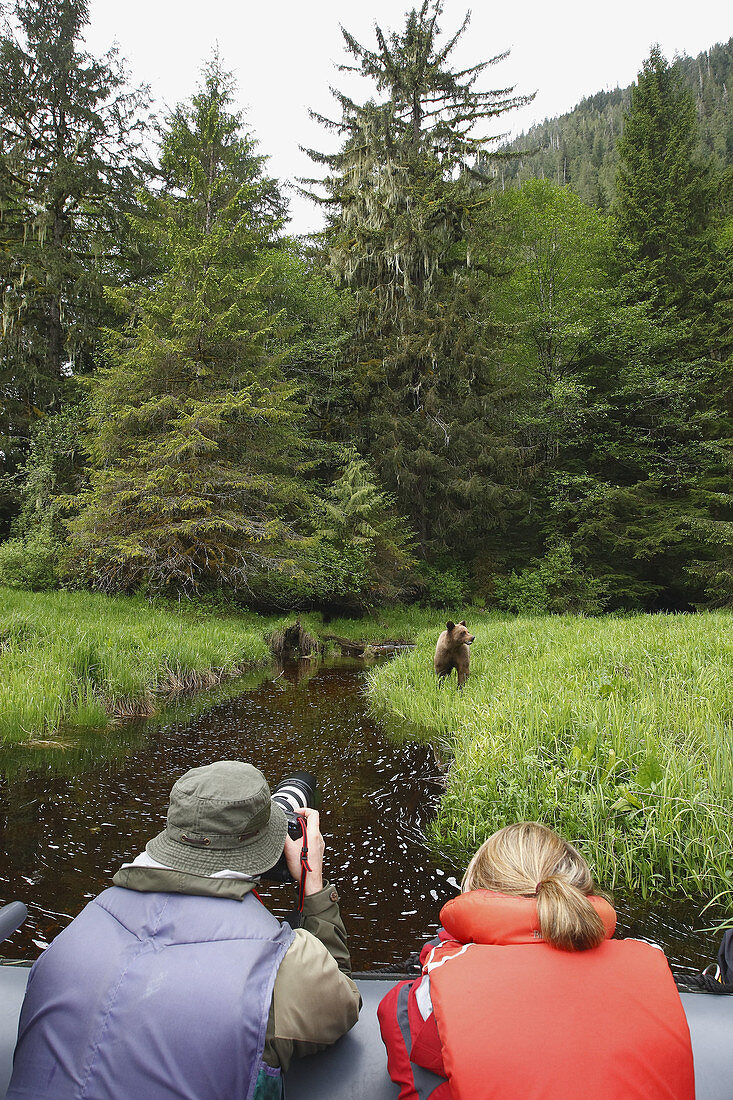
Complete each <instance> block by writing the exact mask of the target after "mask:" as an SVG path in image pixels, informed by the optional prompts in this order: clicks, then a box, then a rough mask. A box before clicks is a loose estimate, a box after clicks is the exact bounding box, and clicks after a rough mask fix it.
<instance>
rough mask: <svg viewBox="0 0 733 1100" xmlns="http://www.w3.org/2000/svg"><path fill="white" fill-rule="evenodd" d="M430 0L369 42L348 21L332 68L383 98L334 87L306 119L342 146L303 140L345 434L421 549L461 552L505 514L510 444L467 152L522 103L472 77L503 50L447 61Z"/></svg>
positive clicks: (450, 44) (447, 48)
mask: <svg viewBox="0 0 733 1100" xmlns="http://www.w3.org/2000/svg"><path fill="white" fill-rule="evenodd" d="M441 12H442V3H441V2H440V0H424V3H423V4H422V6H421V7H420V8H419V9H413V10H412V11H411V12H410V13H409V14H408V16H407V19H406V23H405V25H404V28H403V30H402V31H401V32H394V33H391V34H386V33H385V32H384V31H383V30H382V29H381V28H380V27H378V26H377V27H376V46H375V48H373V49H370V48H367V47H365V46H363V45H361V44H360V43H359V42H357V41H356V39H354V37H353V36H352V35H350V34H349V33H348V32H347V31H345V30H344V31H343V35H344V39H345V43H346V48H347V50H348V51H349V53H350V54H351V55H352V57H353V59H354V62H355V64H353V65H343V66H341V68H342V69H343V70H344V71H352V72H358V73H360V74H361V75H363V76H364V77H366V78H368V79H369V80H370V81H371V82H373V84H375V85H376V88H377V92H378V98H377V99H374V100H368V101H366V102H364V103H357V102H355V101H354V100H352V99H351V98H349V97H348V96H345V95H344V94H342V93H341V92H339V91H337V90H334V95H335V96H336V99H337V101H338V103H339V105H340V108H341V118H340V120H335V121H334V120H329V119H327V118H324V117H322V116H318V115H317V116H315V117H317V118H319V119H320V121H321V122H323V124H324V125H326V126H327V127H329V128H331V129H334V130H336V131H337V132H338V133H339V134H340V135H341V136H342V138H343V145H342V148H341V150H340V151H339V152H338V153H336V154H334V155H327V154H322V153H317V152H315V151H313V150H309V152H310V155H311V156H312V157H313V159H314V160H315V161H316V162H317V163H320V164H323V165H325V166H326V167H327V169H328V170H329V175H328V176H327V178H326V180H325V181H323V183H324V186H325V190H326V195H325V197H323V196H321V201H323V202H325V203H326V205H327V207H328V209H329V210H330V212H331V218H332V224H331V227H330V230H329V231H328V233H327V234H326V246H327V248H328V255H329V262H330V268H331V270H332V272H333V273H334V274H335V276H336V278H337V279H338V280H339V281H340V282H341V283H342V284H343V285H345V286H347V287H349V288H350V289H351V290H352V292H353V299H354V303H355V321H354V332H353V339H352V340H351V342H350V344H349V345H348V346H347V349H346V351H345V364H346V367H347V370H348V374H349V376H350V389H351V400H352V403H353V405H352V409H351V416H350V417H349V419H348V420H347V421H346V423H348V427H349V431H350V432H352V433H353V434H354V436H355V438H356V440H357V442H358V445H359V448H360V450H361V452H362V453H363V454H364V455H365V456H366V457H368V458H369V459H370V461H371V463H372V465H373V467H374V469H375V470H376V472H377V474H378V476H379V478H380V480H381V482H382V484H383V485H385V486H386V487H387V488H388V489H389V491H390V492H391V493H393V494H394V497H395V498H396V500H397V503H398V507H399V508H400V510H401V511H402V512H403V513H404V514H405V515H407V516H408V517H409V519H410V521H411V523H412V526H413V528H414V530H415V532H416V533H417V536H418V541H419V545H420V548H421V550H422V552H423V553H430V554H440V553H445V552H454V551H455V550H456V549H458V552H459V554H460V556H461V557H464V558H470V557H471V556H472V555H475V554H476V553H477V552H478V551H479V548H483V547H485V538H486V536H487V534H488V533H489V532H496V531H497V529H498V526H499V524H500V523H501V516H502V512H503V509H504V506H505V499H504V497H505V495H506V494H505V490H504V487H503V485H502V478H503V474H502V472H501V469H500V467H501V466H502V462H503V457H505V456H506V455H507V454H508V452H509V451H510V450H511V448H510V446H509V445H508V443H507V440H506V439H505V438H503V437H502V435H501V431H500V428H499V425H498V415H497V409H498V405H499V404H500V402H501V393H500V386H499V382H498V381H497V378H496V377H495V376H494V375H493V374H492V357H491V354H490V350H489V348H490V343H491V333H490V331H489V329H488V326H485V325H484V324H483V317H482V298H483V295H484V292H485V286H484V284H483V278H484V276H483V273H482V272H481V271H476V270H475V269H474V268H472V266H471V260H472V258H471V255H470V247H469V245H468V244H467V241H469V240H470V235H471V219H472V214H473V211H474V210H475V209H477V208H478V207H479V206H480V204H481V201H482V192H481V186H482V180H481V179H480V178H478V177H477V174H476V172H475V170H474V168H473V165H474V164H475V161H476V158H477V155H478V153H479V152H480V150H481V149H484V148H486V147H487V145H490V144H491V141H492V140H496V139H495V138H494V139H491V138H486V137H478V136H476V135H475V132H474V130H475V127H476V125H477V124H479V123H480V122H482V121H484V120H487V119H492V118H495V117H498V116H500V115H501V114H503V113H504V112H505V111H507V110H510V109H511V108H512V107H515V106H518V105H519V104H520V103H522V102H525V100H524V99H523V98H522V97H517V96H514V95H513V94H512V93H513V90H512V89H511V88H505V89H499V90H493V91H478V90H476V87H475V85H476V82H477V81H478V80H479V78H480V76H481V75H482V74H483V73H484V71H485V70H486V68H487V67H488V66H489V65H491V64H494V63H496V62H498V61H500V60H501V59H502V57H503V56H504V55H502V57H495V58H493V59H492V60H491V61H488V62H483V63H480V64H477V65H474V66H471V67H469V68H467V69H463V70H461V71H455V70H454V69H453V68H451V66H450V61H449V58H450V55H451V53H452V51H453V50H454V48H455V46H456V45H457V43H458V41H459V39H460V38H461V36H462V34H463V33H464V32H465V30H466V27H467V25H468V16H467V17H466V19H465V20H464V21H463V23H462V25H461V26H460V27H459V29H458V30H457V31H456V32H455V33H454V34H453V35H452V36H450V37H448V39H447V40H445V41H440V28H439V26H438V20H439V18H440V15H441ZM308 182H310V183H315V182H316V181H308ZM502 456H503V457H502ZM469 513H470V518H469Z"/></svg>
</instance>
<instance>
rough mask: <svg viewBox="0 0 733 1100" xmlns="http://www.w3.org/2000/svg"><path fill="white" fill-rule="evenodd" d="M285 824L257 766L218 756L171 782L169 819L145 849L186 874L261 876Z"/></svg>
mask: <svg viewBox="0 0 733 1100" xmlns="http://www.w3.org/2000/svg"><path fill="white" fill-rule="evenodd" d="M287 828H288V826H287V819H286V817H285V814H284V812H283V810H282V808H281V807H280V806H278V804H277V802H273V801H272V799H271V798H270V788H269V787H268V785H267V780H266V779H265V777H264V775H263V774H262V772H261V771H259V769H258V768H255V767H254V766H253V765H252V764H245V763H243V762H242V761H240V760H218V761H217V762H216V763H215V764H206V765H204V767H202V768H191V769H190V771H187V772H186V774H185V775H182V776H181V778H180V779H178V780H176V782H175V783H174V784H173V789H172V790H171V796H170V803H169V806H168V823H167V825H166V827H165V829H164V830H163V832H162V833H158V835H157V836H156V837H153V839H152V840H150V841H148V843H147V845H146V850H147V852H148V854H149V855H150V856H152V857H153V859H155V860H157V861H158V863H163V864H165V866H166V867H171V868H173V869H174V870H176V871H187V872H188V873H189V874H194V875H211V874H214V873H215V872H216V871H224V870H228V871H241V872H243V873H244V874H246V875H260V874H262V872H263V871H267V870H269V868H270V867H273V866H274V865H275V864H276V863H277V861H278V859H279V858H280V855H281V853H282V850H283V848H284V847H285V836H286V833H287Z"/></svg>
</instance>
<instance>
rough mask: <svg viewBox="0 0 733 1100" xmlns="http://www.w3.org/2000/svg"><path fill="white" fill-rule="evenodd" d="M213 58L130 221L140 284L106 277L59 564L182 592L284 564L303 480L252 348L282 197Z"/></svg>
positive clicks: (287, 396) (280, 396) (116, 581)
mask: <svg viewBox="0 0 733 1100" xmlns="http://www.w3.org/2000/svg"><path fill="white" fill-rule="evenodd" d="M231 99H232V87H231V81H230V79H229V77H228V76H227V74H225V73H223V72H222V70H221V67H220V65H219V63H218V59H215V60H214V62H212V63H211V65H209V67H208V68H207V69H206V71H205V79H204V84H203V87H202V89H201V91H200V92H199V93H198V94H197V95H195V96H194V97H193V99H192V102H191V104H190V105H189V106H187V107H182V108H179V109H178V110H177V111H176V112H175V113H174V115H173V117H172V119H171V121H170V125H169V128H168V131H167V133H166V135H165V137H164V142H163V149H162V158H161V160H162V166H163V169H164V171H165V172H166V173H167V174H168V179H169V188H168V189H167V190H166V191H165V192H164V193H162V194H161V195H158V196H151V197H150V199H149V206H150V211H149V213H150V217H149V219H148V220H147V221H144V222H140V223H139V224H138V226H137V231H138V233H139V234H140V235H141V236H142V237H143V238H144V237H145V236H146V235H147V236H148V238H149V239H151V240H152V242H153V244H154V246H155V248H156V249H157V250H158V252H159V254H160V266H161V269H162V271H163V274H162V275H161V276H160V278H159V279H157V280H156V281H154V282H153V283H152V285H139V286H137V287H134V288H133V289H132V291H131V292H129V293H128V292H124V291H118V292H117V293H116V294H115V295H114V298H115V301H116V303H117V305H118V307H119V308H120V309H121V310H126V311H127V315H128V321H127V324H126V327H125V329H124V331H123V332H122V333H116V332H114V331H112V332H109V333H108V335H107V355H108V358H109V366H108V367H107V368H106V369H104V370H101V371H100V372H99V373H98V374H97V375H96V376H95V377H94V378H93V379H92V381H91V401H92V416H91V420H90V427H91V437H90V444H89V446H90V452H91V456H92V462H93V469H92V475H91V481H92V484H91V489H90V491H89V493H88V496H87V500H86V504H85V507H84V510H83V512H82V514H81V515H80V516H79V518H78V519H77V520H76V521H75V522H74V523H73V524H72V528H71V529H72V568H73V570H74V572H75V574H76V575H78V574H79V573H81V574H82V575H84V576H86V577H87V579H88V580H89V581H90V582H91V583H92V584H94V585H95V586H98V587H101V588H105V589H122V590H128V591H129V590H132V589H135V588H138V587H140V586H144V587H146V588H147V589H148V590H150V591H165V592H169V591H179V592H184V593H191V592H196V591H199V590H201V589H202V588H205V587H212V586H219V585H222V586H227V587H230V588H234V589H242V588H247V587H251V586H252V585H253V584H257V583H260V584H261V583H262V578H263V576H266V575H267V574H268V572H270V571H274V572H275V573H277V571H278V570H281V569H285V570H287V569H288V568H289V564H290V558H291V554H292V543H293V541H294V537H295V536H294V529H293V522H292V521H293V519H294V518H295V516H296V515H297V508H298V501H299V498H300V495H301V490H300V485H299V482H298V481H297V479H296V477H295V476H294V473H293V470H294V466H295V464H296V463H297V455H298V448H299V444H298V438H297V415H296V408H295V403H294V387H293V385H292V384H291V383H288V382H286V381H282V380H281V378H280V377H279V374H278V370H277V367H276V365H275V364H274V363H273V361H272V358H271V357H269V356H268V355H267V354H266V352H265V347H266V342H267V339H268V336H269V334H270V332H271V331H272V322H271V320H270V318H269V317H268V316H267V313H266V310H265V309H264V308H263V303H262V298H261V294H260V290H259V283H260V280H261V277H262V250H263V249H264V248H266V247H267V246H268V244H269V243H270V242H272V240H273V237H274V234H275V232H276V229H277V226H278V224H279V221H278V216H277V215H278V213H279V210H280V204H279V200H278V198H277V195H276V194H275V193H274V190H273V186H272V183H271V181H269V180H267V179H266V178H265V177H264V176H263V175H262V160H261V158H259V157H257V156H255V154H254V153H253V143H252V139H251V138H250V137H249V136H248V135H246V134H243V133H242V132H241V129H240V127H241V119H240V118H239V116H238V115H237V114H235V113H233V112H232V111H231V109H230V104H231Z"/></svg>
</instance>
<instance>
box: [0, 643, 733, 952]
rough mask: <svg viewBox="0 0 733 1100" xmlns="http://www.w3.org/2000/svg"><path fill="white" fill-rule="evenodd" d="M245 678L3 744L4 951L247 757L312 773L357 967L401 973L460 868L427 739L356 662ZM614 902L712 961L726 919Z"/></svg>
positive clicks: (54, 918) (65, 910)
mask: <svg viewBox="0 0 733 1100" xmlns="http://www.w3.org/2000/svg"><path fill="white" fill-rule="evenodd" d="M246 686H247V689H246V690H242V685H241V684H236V685H229V687H228V688H227V689H224V690H223V691H222V692H220V693H218V695H213V696H212V695H209V696H206V697H198V698H197V699H190V700H188V701H187V703H185V704H181V705H179V706H178V707H177V708H176V709H174V710H172V711H169V712H167V713H165V714H163V715H162V717H161V718H159V719H157V720H152V721H150V722H146V723H140V724H138V725H132V726H127V727H124V728H121V729H118V730H114V731H112V732H105V733H99V732H97V733H96V734H94V735H88V736H87V737H85V738H84V739H83V740H81V741H79V742H78V743H77V745H76V746H75V747H74V748H69V749H67V751H66V752H63V751H60V750H58V749H55V750H54V749H52V748H44V747H43V746H39V747H38V748H36V749H35V750H30V749H28V748H23V749H15V750H12V751H10V750H6V752H5V753H4V754H2V755H0V901H2V902H5V901H11V900H14V899H16V898H17V899H19V900H21V901H24V902H25V903H26V905H27V906H28V909H29V918H28V920H27V922H26V924H25V925H24V926H23V928H22V929H21V930H20V931H19V932H17V933H16V934H15V935H14V936H13V937H12V939H11V940H9V941H7V942H6V943H5V944H3V945H2V948H1V949H0V952H1V953H2V955H3V956H4V957H5V958H26V959H32V958H35V957H36V956H37V955H38V954H39V952H40V951H41V950H42V949H43V948H44V947H45V946H47V944H48V943H49V942H50V941H51V940H52V939H53V937H54V936H55V935H56V934H57V933H58V932H59V931H60V930H61V929H62V928H64V927H65V926H66V925H67V924H68V922H69V921H70V920H71V919H72V918H73V917H74V916H75V915H76V914H77V913H78V912H79V911H80V909H81V908H82V907H83V905H84V904H85V903H86V901H87V900H88V899H90V898H92V897H94V896H95V895H96V894H97V893H99V891H100V890H102V889H104V888H105V887H106V886H108V885H110V879H111V876H112V875H113V874H114V872H115V871H116V870H117V869H118V867H119V866H120V864H121V863H123V862H125V861H128V860H129V859H130V858H131V857H132V856H134V855H135V854H137V852H139V851H141V850H142V848H143V847H144V845H145V842H146V841H147V840H148V839H149V838H150V837H151V836H153V835H154V834H155V833H157V832H158V831H159V830H160V829H161V828H163V826H164V824H165V808H166V804H167V798H168V793H169V791H170V788H171V786H172V784H173V782H174V781H175V779H176V778H177V777H178V776H179V775H181V774H182V773H183V772H184V771H185V770H186V769H187V768H190V767H196V766H198V765H201V764H206V763H209V762H211V761H212V760H219V759H243V760H249V761H251V762H252V763H254V764H256V765H257V766H258V767H260V768H261V769H262V770H263V771H264V773H265V775H266V776H267V777H268V780H269V781H270V783H271V785H272V786H274V784H275V783H276V782H277V781H278V780H279V779H281V778H282V776H283V775H285V774H286V773H287V772H289V771H291V770H293V769H305V770H308V771H312V772H314V773H315V774H316V775H317V776H318V778H319V780H320V782H321V786H322V790H323V806H322V814H321V818H322V829H323V832H324V834H325V835H326V842H327V852H326V869H327V874H328V877H329V878H330V879H331V881H332V882H334V883H335V884H336V885H337V886H338V888H339V893H340V895H341V907H342V912H343V914H344V919H345V921H346V923H347V928H348V931H349V939H350V945H351V949H352V962H353V966H354V969H355V970H361V971H365V970H380V969H387V970H399V969H402V967H403V965H404V963H405V961H406V959H407V958H408V956H409V955H410V953H411V952H412V951H414V950H416V949H417V948H418V947H419V946H420V945H421V944H422V943H423V941H424V940H425V939H427V938H429V937H430V936H431V935H432V934H433V933H434V931H435V929H436V928H437V924H438V913H439V910H440V907H441V905H442V904H443V902H444V901H446V900H447V899H448V898H449V897H451V896H453V894H454V893H455V890H456V888H457V882H458V879H460V874H461V871H460V869H459V868H457V867H456V866H454V865H453V864H452V863H451V862H450V860H447V859H441V858H440V856H439V855H438V854H436V853H435V852H432V851H431V850H430V849H429V848H428V847H427V845H426V844H425V841H424V831H425V828H426V826H427V823H428V821H429V819H430V817H431V815H432V814H433V813H434V812H435V807H436V805H437V800H438V798H439V797H440V790H441V776H440V772H439V769H438V767H437V764H436V761H435V758H434V755H433V752H432V750H431V749H430V748H429V747H428V746H425V745H422V744H416V743H414V742H410V741H399V740H395V739H394V738H391V737H389V736H388V735H387V732H386V731H385V730H384V729H383V728H382V727H381V726H380V725H379V724H377V723H376V722H375V721H374V719H373V718H372V717H371V715H370V714H369V711H368V707H367V702H366V699H365V698H364V695H363V664H362V663H360V662H357V661H354V662H348V661H343V660H340V661H333V662H326V663H316V662H308V661H301V662H299V663H297V664H296V663H292V664H289V665H287V666H285V668H283V669H282V670H280V671H277V670H276V671H268V672H263V673H259V674H258V675H256V676H254V677H252V678H251V680H250V681H249V682H248V684H247V685H246ZM62 736H63V735H62ZM261 893H262V895H263V897H264V898H265V899H266V901H267V904H268V905H269V906H270V907H271V908H272V909H273V911H275V912H276V913H278V914H279V915H283V914H284V913H286V912H287V911H288V910H289V909H291V908H292V906H293V902H294V891H293V889H292V888H291V887H289V886H274V885H273V886H266V887H265V888H264V890H263V891H261ZM616 900H617V907H618V909H619V916H620V932H621V934H623V935H629V934H631V935H637V936H641V937H643V938H647V939H652V940H654V941H655V942H657V943H660V944H661V945H662V946H664V948H665V950H666V951H667V954H668V956H669V958H670V960H671V961H672V963H673V964H675V965H677V966H679V967H681V968H692V969H700V968H701V967H702V966H704V965H706V964H707V963H708V962H709V961H710V959H711V958H712V957H713V956H714V946H713V945H714V943H715V940H716V937H715V936H714V935H712V934H710V933H706V932H705V931H704V929H705V927H706V926H708V925H710V924H712V923H714V921H715V918H716V917H718V918H719V914H715V915H714V916H711V914H710V913H707V914H705V915H701V914H700V912H699V907H697V906H694V905H690V904H689V903H679V902H676V903H675V902H669V901H664V900H661V899H660V900H658V901H657V902H655V903H654V904H653V905H638V904H635V905H630V904H629V903H628V902H624V901H623V900H620V899H618V898H617V899H616Z"/></svg>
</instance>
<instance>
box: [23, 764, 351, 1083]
mask: <svg viewBox="0 0 733 1100" xmlns="http://www.w3.org/2000/svg"><path fill="white" fill-rule="evenodd" d="M303 816H304V817H305V823H306V833H307V842H308V862H309V866H310V871H309V873H308V874H307V876H306V882H305V891H304V892H305V897H304V901H303V921H302V927H301V928H297V929H295V930H293V929H291V928H290V926H289V925H288V924H284V923H283V924H281V923H280V921H278V920H277V919H276V918H275V917H274V916H273V915H272V914H271V913H269V912H268V911H267V909H266V908H265V907H264V905H263V904H262V903H261V901H260V900H259V898H258V896H257V893H256V886H257V877H258V876H259V875H261V874H262V873H263V872H265V871H267V870H269V869H270V868H271V867H273V866H274V864H275V863H277V861H278V859H279V857H280V855H281V854H282V853H283V851H284V853H285V859H286V862H287V865H288V869H289V870H290V872H291V874H292V876H293V878H294V879H295V880H296V882H299V880H300V875H301V859H300V853H301V847H302V841H294V840H292V839H291V838H290V837H289V836H288V833H287V820H286V817H285V814H284V812H283V810H282V809H281V807H280V806H279V805H278V804H277V803H276V802H273V801H272V800H271V797H270V789H269V787H268V785H267V782H266V780H265V777H264V776H263V775H262V773H261V772H260V771H259V770H258V769H257V768H255V767H253V766H252V765H251V764H246V763H243V762H240V761H218V762H217V763H214V764H208V765H206V766H204V767H200V768H192V769H191V770H190V771H187V772H186V773H185V775H183V776H181V778H180V779H178V780H177V782H176V783H175V784H174V786H173V789H172V791H171V796H170V805H169V808H168V817H167V823H166V827H165V829H164V830H163V831H162V832H161V833H159V834H158V836H156V837H154V838H153V839H152V840H150V841H149V842H148V844H147V846H146V850H145V851H144V852H143V853H142V854H141V855H139V856H138V857H137V858H136V859H135V860H133V862H132V863H129V864H124V865H123V867H122V868H121V870H120V871H118V872H117V874H116V875H115V876H114V878H113V880H112V881H113V883H114V886H112V887H110V888H109V889H107V890H104V891H103V892H102V893H101V894H100V895H99V896H98V897H96V898H95V899H94V900H93V901H91V902H90V903H89V904H88V905H87V906H86V907H85V908H84V909H83V910H82V912H81V913H80V914H79V916H78V917H76V918H75V919H74V920H73V921H72V922H71V924H70V925H69V926H68V927H67V928H65V929H64V931H63V932H61V933H60V935H58V936H57V937H56V939H55V940H54V941H53V943H52V944H51V946H50V947H49V948H48V949H47V950H46V951H45V952H44V953H43V954H42V955H41V956H40V958H39V959H38V960H37V961H36V962H35V964H34V965H33V968H32V970H31V974H30V978H29V981H28V989H27V992H26V997H25V1001H24V1003H23V1008H22V1011H21V1016H20V1024H19V1028H18V1044H17V1047H16V1053H15V1060H14V1066H13V1076H12V1079H11V1082H10V1087H9V1089H8V1093H7V1098H8V1100H20V1098H24V1100H30V1098H31V1097H32V1098H33V1100H72V1098H73V1100H126V1098H127V1097H130V1098H134V1100H173V1098H174V1097H175V1098H176V1100H235V1098H236V1100H240V1098H241V1100H275V1098H277V1097H281V1096H282V1073H284V1072H285V1071H286V1070H287V1068H288V1066H289V1064H290V1060H291V1059H292V1057H293V1056H294V1055H301V1054H307V1053H311V1052H313V1051H315V1050H320V1049H322V1048H323V1047H325V1046H327V1045H329V1044H330V1043H333V1042H335V1041H336V1039H338V1038H339V1037H340V1036H341V1035H343V1034H344V1033H345V1032H346V1031H348V1030H349V1028H351V1027H353V1025H354V1024H355V1023H356V1020H357V1017H358V1014H359V1008H360V1004H361V1001H360V997H359V992H358V990H357V988H356V985H355V984H354V982H353V981H352V980H351V976H350V959H349V952H348V948H347V945H346V932H345V929H344V926H343V923H342V921H341V917H340V914H339V908H338V896H337V894H336V891H335V890H334V889H333V888H332V887H331V886H330V885H329V884H328V883H325V882H324V881H323V851H324V842H323V837H322V836H321V832H320V827H319V816H318V813H317V811H316V810H312V809H306V810H305V811H304V815H303Z"/></svg>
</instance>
